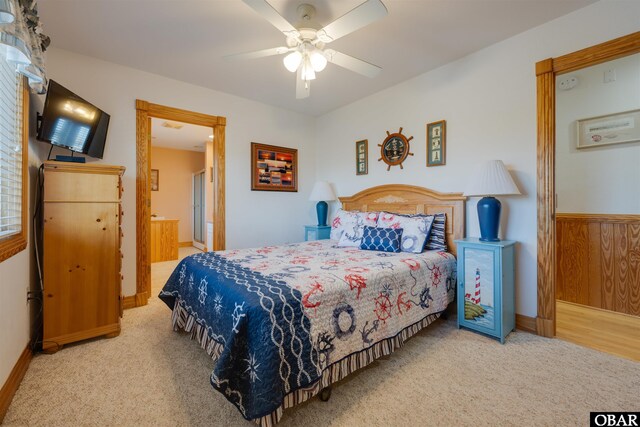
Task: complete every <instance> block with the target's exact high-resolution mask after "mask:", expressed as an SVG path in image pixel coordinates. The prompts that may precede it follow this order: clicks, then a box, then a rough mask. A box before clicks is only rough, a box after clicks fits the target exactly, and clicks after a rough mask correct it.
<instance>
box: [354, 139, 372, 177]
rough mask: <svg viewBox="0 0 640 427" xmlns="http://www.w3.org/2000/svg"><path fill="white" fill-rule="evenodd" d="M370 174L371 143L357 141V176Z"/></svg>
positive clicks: (364, 140)
mask: <svg viewBox="0 0 640 427" xmlns="http://www.w3.org/2000/svg"><path fill="white" fill-rule="evenodd" d="M368 173H369V141H368V140H366V139H363V140H362V141H356V175H366V174H368Z"/></svg>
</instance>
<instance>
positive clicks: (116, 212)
mask: <svg viewBox="0 0 640 427" xmlns="http://www.w3.org/2000/svg"><path fill="white" fill-rule="evenodd" d="M123 173H124V167H121V166H108V165H103V164H78V163H63V162H45V164H44V213H43V221H44V232H43V254H44V260H43V264H44V265H43V268H44V309H43V310H44V312H43V316H44V332H43V350H45V351H48V352H54V351H57V350H59V349H60V348H61V347H62V346H63V345H64V344H68V343H71V342H75V341H80V340H84V339H87V338H92V337H97V336H101V335H106V336H109V337H114V336H117V335H118V334H119V333H120V317H121V316H122V296H121V282H122V275H121V272H120V271H121V268H122V253H121V251H120V241H121V238H122V231H121V224H122V208H121V205H120V199H121V195H122V179H121V177H122V174H123Z"/></svg>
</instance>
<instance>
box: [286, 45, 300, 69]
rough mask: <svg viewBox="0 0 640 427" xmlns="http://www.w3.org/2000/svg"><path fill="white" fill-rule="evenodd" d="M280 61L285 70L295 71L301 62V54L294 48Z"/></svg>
mask: <svg viewBox="0 0 640 427" xmlns="http://www.w3.org/2000/svg"><path fill="white" fill-rule="evenodd" d="M282 62H283V63H284V66H285V68H286V69H287V70H289V71H290V72H292V73H295V72H296V70H297V69H298V67H299V66H300V63H301V62H302V54H301V53H300V52H298V51H297V50H296V51H295V52H291V53H290V54H288V55H287V56H285V57H284V59H283V60H282Z"/></svg>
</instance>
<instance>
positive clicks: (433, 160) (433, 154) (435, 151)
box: [427, 120, 447, 167]
mask: <svg viewBox="0 0 640 427" xmlns="http://www.w3.org/2000/svg"><path fill="white" fill-rule="evenodd" d="M445 164H447V122H446V121H445V120H440V121H439V122H433V123H429V124H427V167H429V166H444V165H445Z"/></svg>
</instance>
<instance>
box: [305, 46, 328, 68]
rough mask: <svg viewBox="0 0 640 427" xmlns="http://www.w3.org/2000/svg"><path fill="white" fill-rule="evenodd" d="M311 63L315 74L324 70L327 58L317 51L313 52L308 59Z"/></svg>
mask: <svg viewBox="0 0 640 427" xmlns="http://www.w3.org/2000/svg"><path fill="white" fill-rule="evenodd" d="M309 59H310V61H311V66H312V67H313V70H314V71H315V72H316V73H319V72H320V71H322V70H324V68H325V67H326V66H327V58H325V56H324V55H323V54H322V52H320V51H319V50H314V51H313V52H311V56H310V57H309Z"/></svg>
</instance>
